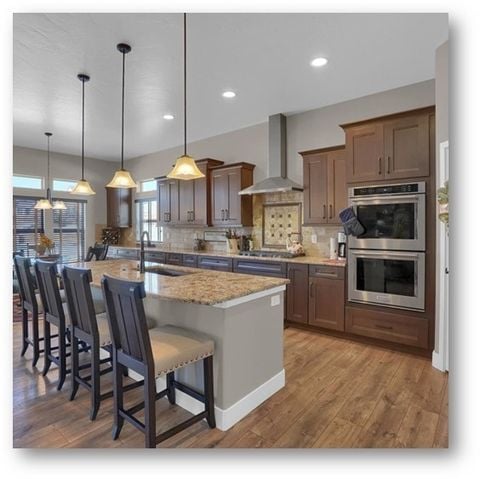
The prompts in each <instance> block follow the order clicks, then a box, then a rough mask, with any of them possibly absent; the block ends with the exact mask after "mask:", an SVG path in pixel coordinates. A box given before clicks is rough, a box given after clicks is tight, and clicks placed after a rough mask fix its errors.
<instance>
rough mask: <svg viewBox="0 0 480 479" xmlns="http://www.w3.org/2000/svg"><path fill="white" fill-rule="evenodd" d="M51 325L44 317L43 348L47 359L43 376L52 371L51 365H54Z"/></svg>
mask: <svg viewBox="0 0 480 479" xmlns="http://www.w3.org/2000/svg"><path fill="white" fill-rule="evenodd" d="M50 328H51V327H50V323H49V322H48V321H47V319H46V318H45V316H44V317H43V338H44V339H43V347H44V353H43V357H44V358H45V360H44V364H43V372H42V374H43V376H46V374H47V373H48V370H49V369H50V365H51V364H52V360H51V359H50V356H51V354H52V338H51V329H50Z"/></svg>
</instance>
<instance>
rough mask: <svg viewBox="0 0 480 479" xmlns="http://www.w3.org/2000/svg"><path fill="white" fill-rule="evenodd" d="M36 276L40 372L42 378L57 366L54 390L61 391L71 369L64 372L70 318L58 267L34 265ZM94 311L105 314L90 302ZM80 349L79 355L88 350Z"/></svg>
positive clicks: (43, 263) (45, 263)
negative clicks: (41, 318) (40, 320)
mask: <svg viewBox="0 0 480 479" xmlns="http://www.w3.org/2000/svg"><path fill="white" fill-rule="evenodd" d="M35 276H36V278H37V284H38V289H39V291H40V297H41V299H42V304H43V309H44V349H45V364H44V368H43V373H42V374H43V375H44V376H45V375H46V374H47V373H48V371H49V369H50V366H51V364H52V363H54V364H56V365H57V366H58V368H59V380H58V385H57V389H58V390H60V389H62V386H63V384H64V382H65V378H66V376H67V374H69V373H70V369H67V357H68V356H70V354H71V353H70V352H68V353H67V347H69V346H70V342H69V341H67V333H69V335H70V336H71V334H70V330H69V314H68V307H67V306H66V305H65V304H64V303H63V304H62V300H61V295H60V288H59V286H58V265H57V263H54V262H51V261H40V260H37V261H36V262H35ZM93 303H94V309H95V311H96V313H97V314H100V313H102V312H104V311H105V307H104V304H103V301H102V300H95V298H94V299H93ZM52 324H53V325H54V326H56V328H57V329H58V356H55V355H54V354H52V351H53V350H54V349H56V348H52V343H51V340H52V338H53V336H52V334H51V325H52ZM82 346H83V347H82V348H81V349H80V350H79V352H85V351H88V350H89V347H88V346H87V345H82Z"/></svg>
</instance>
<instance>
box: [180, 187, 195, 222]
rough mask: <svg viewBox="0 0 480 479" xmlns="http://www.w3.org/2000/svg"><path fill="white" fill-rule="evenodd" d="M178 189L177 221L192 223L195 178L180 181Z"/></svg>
mask: <svg viewBox="0 0 480 479" xmlns="http://www.w3.org/2000/svg"><path fill="white" fill-rule="evenodd" d="M178 189H179V201H180V204H179V222H180V223H182V224H192V222H193V218H194V214H195V180H189V181H180V182H179V183H178Z"/></svg>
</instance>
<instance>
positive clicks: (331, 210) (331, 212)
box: [329, 205, 333, 219]
mask: <svg viewBox="0 0 480 479" xmlns="http://www.w3.org/2000/svg"><path fill="white" fill-rule="evenodd" d="M329 218H330V219H332V218H333V207H332V205H330V216H329Z"/></svg>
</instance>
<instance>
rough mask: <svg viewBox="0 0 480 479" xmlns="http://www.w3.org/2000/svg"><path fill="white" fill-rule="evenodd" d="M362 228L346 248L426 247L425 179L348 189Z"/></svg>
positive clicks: (416, 249) (397, 248)
mask: <svg viewBox="0 0 480 479" xmlns="http://www.w3.org/2000/svg"><path fill="white" fill-rule="evenodd" d="M348 196H349V203H350V205H351V206H352V207H353V209H354V211H355V214H356V215H357V218H358V220H359V221H360V223H361V224H362V225H363V226H364V227H365V232H364V233H363V234H362V235H361V236H358V237H350V238H349V245H348V246H349V248H367V249H382V250H389V251H390V250H404V251H425V182H418V183H404V184H396V185H373V186H357V187H352V188H349V189H348Z"/></svg>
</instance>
